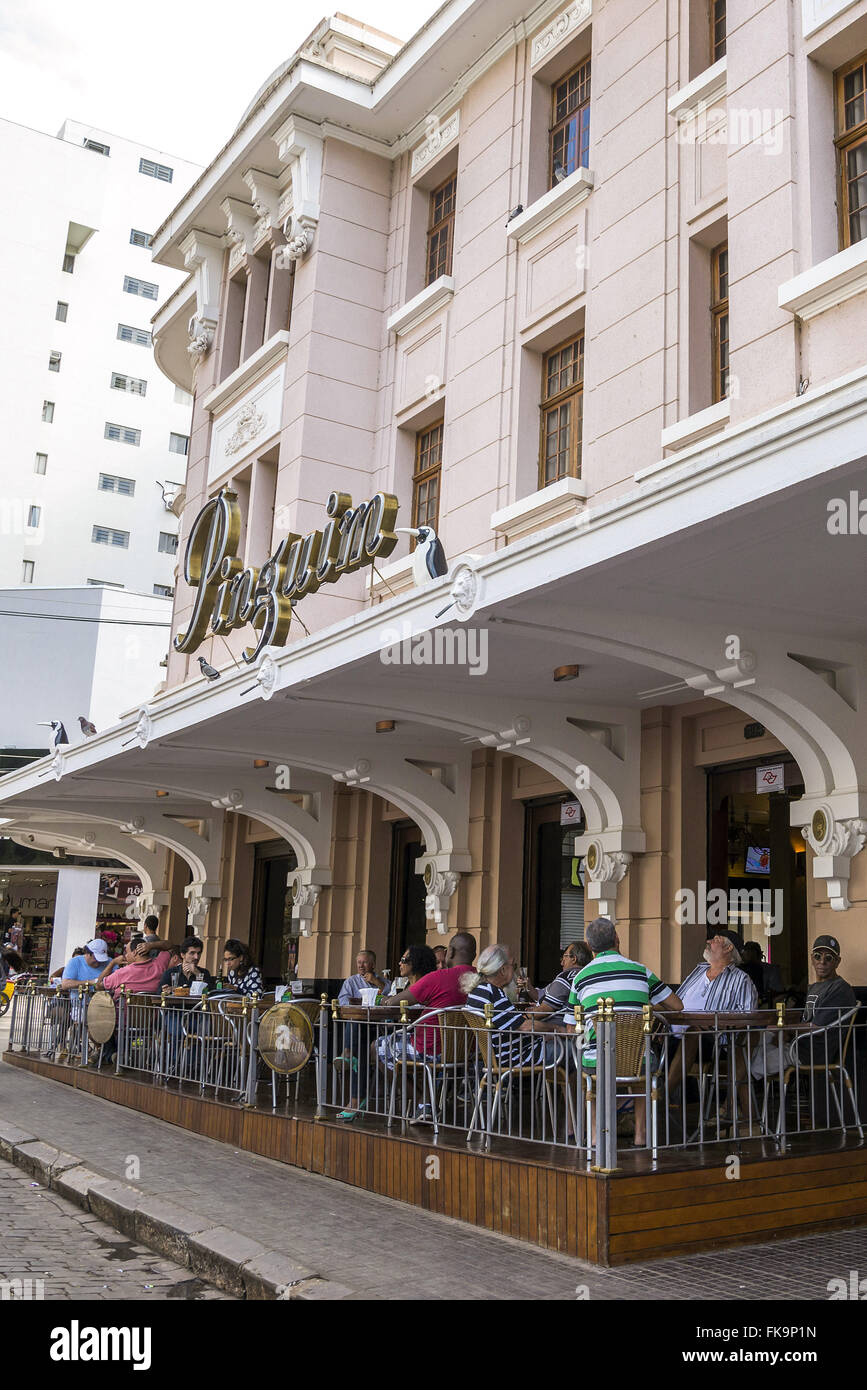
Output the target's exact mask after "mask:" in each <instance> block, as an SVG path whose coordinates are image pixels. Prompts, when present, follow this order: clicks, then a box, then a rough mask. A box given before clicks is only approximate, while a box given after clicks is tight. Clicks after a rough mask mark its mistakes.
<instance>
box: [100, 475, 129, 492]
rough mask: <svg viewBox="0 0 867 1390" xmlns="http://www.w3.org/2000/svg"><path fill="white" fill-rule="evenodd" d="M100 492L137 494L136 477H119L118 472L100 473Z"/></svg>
mask: <svg viewBox="0 0 867 1390" xmlns="http://www.w3.org/2000/svg"><path fill="white" fill-rule="evenodd" d="M99 490H100V492H117V493H119V494H120V496H121V497H134V496H135V479H134V478H119V477H118V476H117V474H116V473H100V475H99Z"/></svg>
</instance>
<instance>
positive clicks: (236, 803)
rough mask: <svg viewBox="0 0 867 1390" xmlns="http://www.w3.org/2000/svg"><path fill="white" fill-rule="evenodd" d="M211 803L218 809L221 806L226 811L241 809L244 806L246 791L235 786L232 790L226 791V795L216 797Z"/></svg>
mask: <svg viewBox="0 0 867 1390" xmlns="http://www.w3.org/2000/svg"><path fill="white" fill-rule="evenodd" d="M211 805H212V806H213V807H215V808H216V810H218V811H219V810H220V809H221V808H222V810H224V811H241V810H243V808H244V793H243V792H242V791H240V790H239V789H238V788H237V787H235V788H234V789H233V790H232V791H230V792H226V795H225V796H218V797H216V798H215V799H214V800H213V801H212V802H211Z"/></svg>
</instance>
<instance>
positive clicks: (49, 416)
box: [42, 401, 54, 425]
mask: <svg viewBox="0 0 867 1390" xmlns="http://www.w3.org/2000/svg"><path fill="white" fill-rule="evenodd" d="M42 419H43V420H44V421H45V424H46V425H51V424H53V423H54V401H43V402H42Z"/></svg>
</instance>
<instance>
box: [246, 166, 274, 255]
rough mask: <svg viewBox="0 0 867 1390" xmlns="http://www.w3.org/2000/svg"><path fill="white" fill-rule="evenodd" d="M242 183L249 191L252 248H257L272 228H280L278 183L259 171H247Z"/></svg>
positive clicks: (272, 177) (271, 175)
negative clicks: (254, 220)
mask: <svg viewBox="0 0 867 1390" xmlns="http://www.w3.org/2000/svg"><path fill="white" fill-rule="evenodd" d="M244 182H245V184H246V185H247V187H248V188H249V190H250V195H251V198H252V206H253V213H254V215H255V218H256V222H255V224H254V226H253V247H254V249H255V248H256V247H258V246H259V245H260V244H261V243H262V242H263V241H264V240H265V239H266V237H268V236H270V234H271V231H272V230H273V228H274V227H278V226H280V223H281V220H282V219H281V218H280V217H279V215H278V208H279V204H280V183H279V180H278V179H275V177H274V175H273V174H265V173H263V172H262V170H261V169H248V170H247V172H246V174H245V175H244Z"/></svg>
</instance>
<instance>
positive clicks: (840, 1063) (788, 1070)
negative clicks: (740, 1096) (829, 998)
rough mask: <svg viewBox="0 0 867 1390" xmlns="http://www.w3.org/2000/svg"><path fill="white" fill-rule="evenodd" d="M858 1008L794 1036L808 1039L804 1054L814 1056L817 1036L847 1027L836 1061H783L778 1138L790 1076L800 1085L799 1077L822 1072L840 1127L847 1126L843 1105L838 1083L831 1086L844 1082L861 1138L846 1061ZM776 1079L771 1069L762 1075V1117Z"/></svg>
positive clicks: (823, 1035)
mask: <svg viewBox="0 0 867 1390" xmlns="http://www.w3.org/2000/svg"><path fill="white" fill-rule="evenodd" d="M860 1008H861V1005H860V1004H856V1005H855V1007H854V1008H852V1009H849V1010H848V1011H847V1012H846V1013H844V1014H841V1015H840V1017H839V1019H838V1020H837V1022H836V1023H829V1024H826V1025H825V1027H824V1028H813V1029H811V1030H810V1032H809V1033H802V1034H801V1037H800V1038H799V1039H796V1042H799V1041H802V1040H806V1039H808V1040H809V1042H810V1052H809V1053H807V1056H808V1057H813V1058H814V1057H815V1039H816V1038H823V1039H824V1037H825V1035H826V1034H828V1033H831V1032H837V1031H838V1030H842V1028H843V1026H844V1025H845V1028H846V1033H845V1037H844V1038H843V1044H842V1047H841V1049H840V1056H839V1059H838V1060H837V1061H828V1060H827V1057H826V1059H825V1060H824V1061H820V1062H817V1061H812V1062H801V1061H800V1059H799V1061H798V1063H797V1066H796V1065H795V1063H794V1062H787V1063H786V1067H785V1070H784V1072H783V1084H782V1090H781V1094H780V1103H779V1107H778V1109H777V1127H776V1131H775V1132H776V1135H777V1138H779V1137H780V1136H781V1134H782V1132H783V1118H784V1116H785V1113H786V1095H787V1092H788V1089H789V1086H790V1084H791V1080H792V1077H793V1076H797V1086H800V1082H801V1080H802V1079H804V1080H806V1079H809V1078H812V1077H813V1076H821V1075H824V1076H825V1077H826V1081H827V1089H828V1090H829V1091H830V1093H831V1095H832V1096H833V1097H834V1105H835V1106H836V1108H837V1117H838V1119H839V1121H840V1127H841V1129H845V1128H846V1121H845V1119H844V1118H843V1107H842V1105H841V1104H840V1096H839V1095H838V1094H837V1086H835V1085H834V1081H835V1079H836V1081H837V1084H838V1085H839V1083H840V1082H841V1081H842V1082H843V1084H844V1085H845V1087H846V1093H847V1095H848V1097H849V1101H850V1104H851V1106H852V1114H853V1115H854V1116H855V1126H856V1128H857V1130H858V1135H859V1137H860V1138H861V1139H863V1138H864V1130H863V1127H862V1124H861V1115H860V1113H859V1110H858V1097H857V1095H856V1093H855V1087H854V1086H853V1084H852V1078H851V1077H850V1075H849V1073H848V1071H847V1070H846V1062H847V1059H848V1055H849V1048H850V1045H851V1042H852V1034H853V1032H854V1029H855V1020H856V1018H857V1017H858V1012H859V1010H860ZM838 1036H839V1033H838ZM805 1050H806V1049H805ZM779 1080H780V1078H779V1074H778V1073H777V1074H774V1073H773V1072H772V1073H769V1074H768V1075H767V1076H766V1077H765V1103H764V1107H763V1111H762V1115H763V1118H764V1119H766V1118H767V1111H768V1106H769V1101H770V1090H771V1086H772V1085H773V1083H774V1082H777V1084H778V1085H779ZM841 1089H842V1088H841ZM798 1094H799V1092H798V1091H797V1090H796V1096H797V1095H798Z"/></svg>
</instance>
